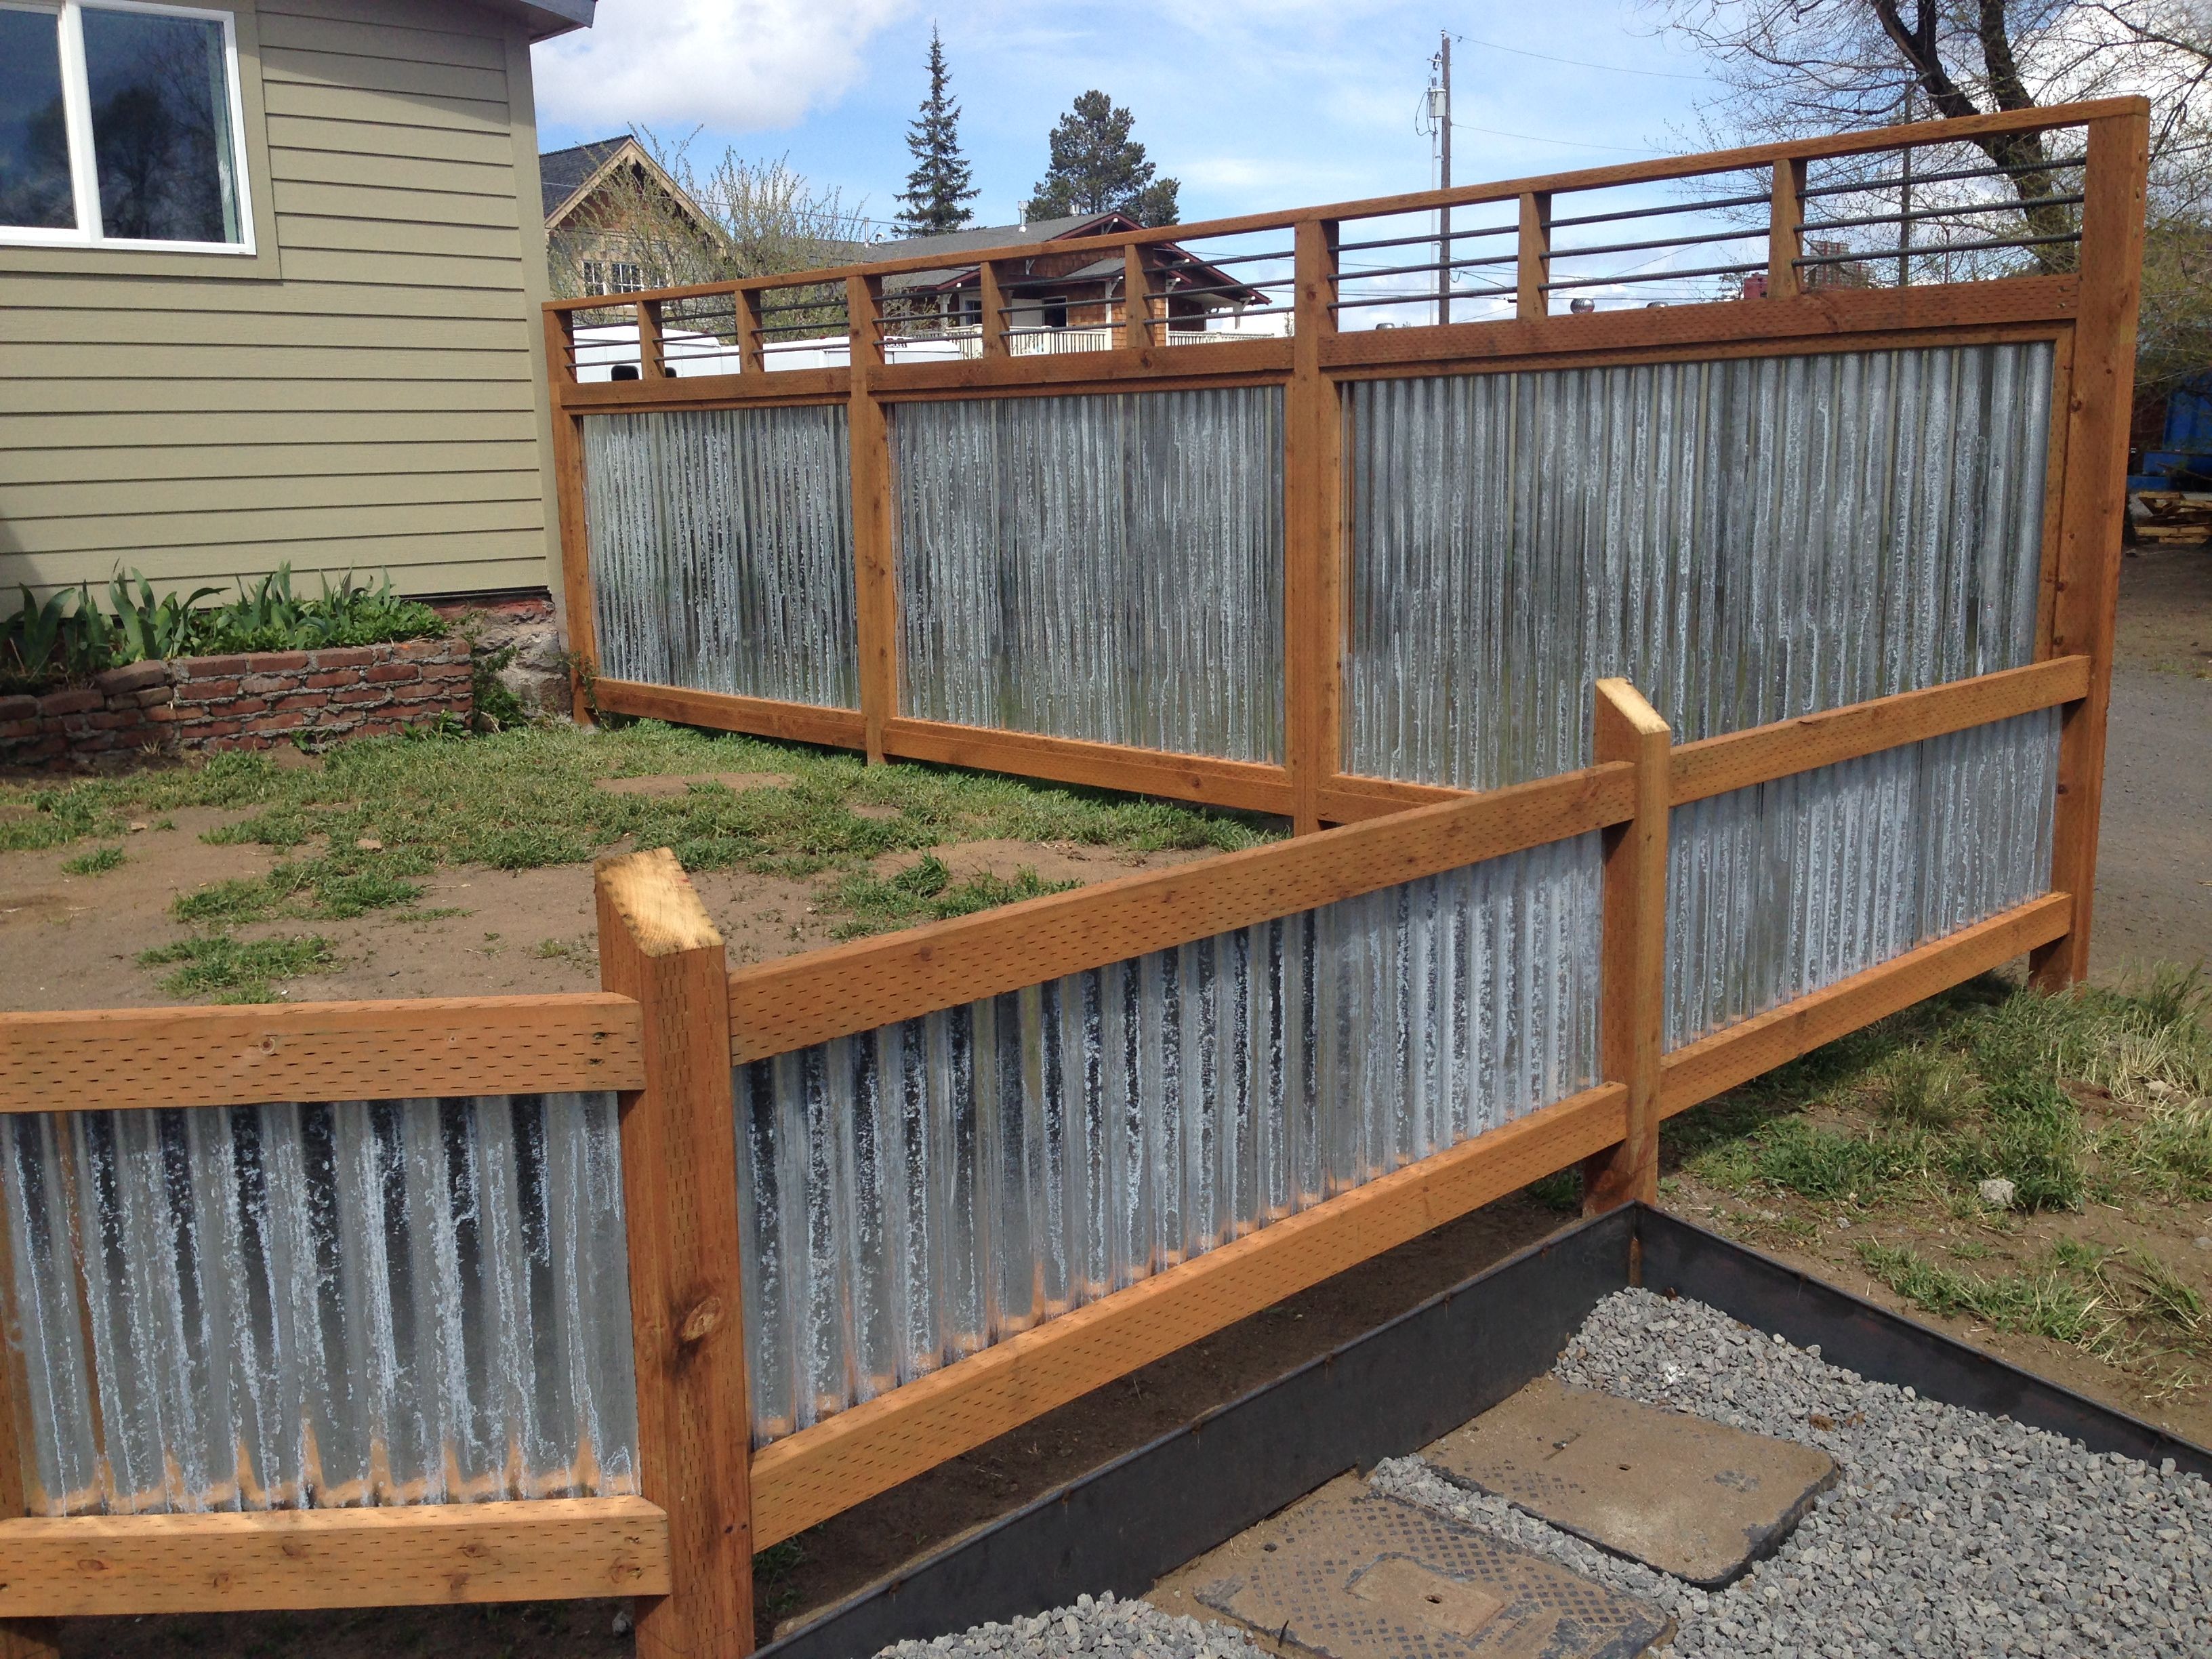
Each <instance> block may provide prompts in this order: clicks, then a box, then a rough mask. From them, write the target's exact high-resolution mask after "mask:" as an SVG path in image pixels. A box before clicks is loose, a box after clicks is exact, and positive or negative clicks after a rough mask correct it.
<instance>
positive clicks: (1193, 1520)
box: [759, 1205, 2212, 1659]
mask: <svg viewBox="0 0 2212 1659" xmlns="http://www.w3.org/2000/svg"><path fill="white" fill-rule="evenodd" d="M1632 1283H1640V1284H1642V1285H1644V1286H1645V1287H1646V1288H1648V1289H1650V1290H1653V1291H1660V1292H1662V1293H1664V1292H1666V1291H1675V1292H1676V1293H1678V1294H1680V1295H1682V1296H1686V1297H1692V1298H1693V1299H1695V1300H1697V1301H1699V1302H1703V1303H1705V1304H1708V1305H1710V1306H1711V1307H1715V1308H1717V1309H1719V1310H1721V1311H1723V1313H1727V1314H1729V1315H1730V1316H1733V1317H1735V1318H1737V1319H1740V1320H1741V1321H1743V1322H1744V1323H1746V1324H1747V1325H1751V1326H1753V1327H1756V1328H1759V1329H1760V1330H1764V1331H1768V1332H1771V1333H1774V1334H1779V1335H1781V1336H1782V1337H1784V1338H1785V1339H1786V1340H1789V1341H1791V1342H1793V1343H1796V1345H1798V1346H1801V1347H1802V1346H1808V1345H1810V1344H1813V1343H1815V1342H1817V1343H1819V1344H1820V1357H1821V1358H1823V1359H1825V1360H1826V1361H1827V1362H1828V1363H1829V1364H1835V1365H1841V1366H1844V1367H1845V1368H1847V1369H1849V1370H1854V1371H1857V1373H1858V1374H1859V1375H1860V1376H1864V1377H1868V1378H1870V1379H1871V1380H1873V1381H1875V1382H1880V1383H1896V1384H1899V1385H1905V1384H1910V1385H1911V1387H1912V1388H1913V1389H1914V1390H1915V1391H1916V1392H1917V1393H1919V1394H1922V1395H1926V1396H1928V1397H1929V1399H1932V1400H1941V1401H1948V1402H1949V1403H1950V1404H1952V1405H1956V1406H1964V1407H1968V1408H1969V1409H1971V1410H1974V1411H1978V1412H1984V1413H1989V1414H1990V1415H2000V1414H2001V1415H2003V1416H2007V1417H2010V1418H2011V1419H2014V1420H2015V1422H2020V1423H2026V1424H2028V1425H2032V1426H2034V1427H2037V1428H2044V1429H2050V1430H2051V1431H2055V1432H2057V1433H2059V1434H2063V1435H2066V1436H2068V1437H2070V1438H2072V1439H2075V1440H2078V1441H2080V1442H2081V1443H2082V1444H2083V1445H2085V1446H2087V1448H2088V1449H2090V1450H2092V1451H2098V1452H2118V1453H2122V1454H2124V1455H2127V1456H2130V1457H2135V1458H2139V1459H2141V1460H2142V1461H2143V1462H2148V1463H2153V1464H2155V1463H2157V1462H2160V1460H2161V1459H2164V1458H2168V1457H2170V1458H2172V1460H2173V1461H2174V1463H2175V1465H2176V1466H2177V1467H2178V1468H2183V1469H2189V1470H2193V1471H2195V1472H2196V1473H2197V1474H2203V1475H2205V1476H2206V1477H2207V1478H2212V1452H2208V1451H2207V1450H2205V1449H2203V1447H2201V1446H2194V1445H2191V1443H2188V1442H2187V1441H2185V1440H2181V1439H2178V1438H2176V1437H2174V1436H2172V1435H2170V1434H2168V1433H2166V1431H2164V1430H2162V1429H2159V1428H2156V1427H2154V1426H2153V1425H2150V1424H2148V1423H2145V1422H2142V1421H2141V1420H2140V1419H2136V1418H2132V1417H2130V1416H2127V1415H2126V1414H2124V1413H2120V1412H2116V1411H2112V1410H2111V1409H2109V1408H2107V1407H2103V1406H2100V1405H2098V1404H2097V1403H2096V1402H2095V1401H2092V1400H2088V1399H2085V1398H2084V1397H2083V1396H2081V1395H2078V1394H2075V1393H2073V1392H2071V1391H2070V1390H2069V1389H2063V1388H2060V1387H2059V1386H2058V1385H2057V1383H2047V1382H2045V1381H2044V1380H2043V1379H2042V1378H2040V1377H2038V1376H2033V1375H2031V1374H2030V1373H2028V1372H2027V1371H2024V1370H2021V1369H2020V1368H2019V1367H2018V1366H2015V1365H2009V1364H2006V1363H2005V1362H2004V1361H2002V1360H2001V1359H1994V1358H1990V1356H1988V1355H1986V1354H1983V1353H1979V1352H1976V1351H1975V1350H1973V1349H1972V1348H1969V1347H1967V1346H1965V1345H1964V1344H1962V1343H1959V1342H1954V1341H1953V1340H1951V1339H1950V1338H1949V1337H1948V1336H1945V1335H1943V1334H1942V1333H1940V1332H1937V1331H1933V1330H1929V1328H1926V1327H1925V1326H1923V1325H1917V1324H1915V1323H1914V1322H1911V1321H1910V1320H1907V1319H1901V1318H1899V1317H1898V1316H1896V1315H1895V1314H1893V1313H1890V1312H1888V1311H1887V1310H1885V1309H1881V1308H1878V1307H1876V1306H1875V1305H1874V1304H1872V1303H1870V1302H1867V1301H1865V1300H1863V1299H1862V1298H1861V1297H1856V1296H1853V1295H1851V1294H1850V1292H1849V1291H1843V1290H1838V1288H1837V1287H1836V1286H1834V1285H1828V1284H1826V1283H1823V1282H1822V1281H1821V1280H1820V1279H1814V1278H1812V1277H1810V1276H1809V1275H1808V1274H1805V1273H1800V1272H1798V1271H1797V1270H1796V1269H1795V1268H1793V1267H1787V1266H1785V1265H1784V1264H1783V1263H1781V1262H1779V1261H1775V1260H1773V1259H1772V1258H1771V1257H1769V1256H1765V1255H1759V1253H1758V1252H1757V1251H1755V1250H1749V1249H1745V1248H1744V1247H1743V1246H1741V1245H1740V1244H1735V1243H1731V1242H1729V1240H1727V1239H1724V1238H1722V1237H1718V1236H1717V1235H1716V1234H1713V1233H1710V1232H1707V1231H1705V1230H1704V1229H1703V1228H1700V1227H1697V1226H1693V1225H1691V1224H1690V1223H1688V1222H1686V1221H1682V1220H1680V1219H1678V1218H1675V1217H1674V1216H1670V1215H1668V1214H1667V1213H1665V1212H1663V1211H1660V1210H1654V1209H1647V1208H1645V1207H1644V1206H1642V1205H1633V1206H1629V1207H1627V1208H1625V1209H1620V1210H1615V1211H1613V1212H1611V1213H1609V1214H1607V1215H1603V1216H1599V1217H1596V1218H1593V1219H1591V1220H1588V1221H1584V1222H1581V1223H1579V1224H1577V1225H1574V1226H1572V1227H1570V1228H1568V1229H1566V1230H1565V1231H1562V1232H1559V1233H1555V1234H1553V1236H1552V1237H1550V1238H1548V1239H1547V1240H1545V1241H1544V1242H1543V1243H1541V1244H1536V1245H1534V1246H1531V1247H1530V1248H1529V1249H1525V1250H1522V1251H1521V1252H1519V1253H1518V1254H1516V1255H1512V1256H1509V1257H1508V1258H1506V1260H1504V1261H1501V1262H1499V1263H1498V1264H1497V1265H1496V1266H1494V1267H1489V1268H1487V1269H1486V1270H1485V1271H1483V1272H1482V1273H1477V1274H1476V1275H1474V1277H1473V1278H1471V1279H1468V1280H1466V1281H1465V1282H1464V1283H1462V1284H1460V1285H1455V1286H1453V1287H1452V1288H1451V1289H1450V1290H1449V1291H1443V1292H1442V1293H1441V1294H1439V1295H1437V1296H1435V1297H1431V1298H1430V1299H1429V1300H1428V1301H1426V1302H1425V1303H1423V1304H1421V1305H1420V1306H1419V1307H1418V1308H1415V1309H1413V1310H1411V1311H1410V1312H1407V1313H1405V1314H1402V1315H1401V1316H1399V1317H1398V1318H1396V1319H1394V1320H1392V1321H1391V1322H1389V1324H1387V1325H1383V1326H1380V1327H1378V1328H1376V1329H1375V1330H1372V1331H1370V1332H1368V1333H1367V1334H1364V1335H1363V1336H1359V1337H1356V1338H1354V1339H1353V1340H1352V1341H1350V1342H1347V1343H1345V1344H1344V1345H1343V1346H1340V1347H1338V1348H1337V1349H1335V1350H1334V1351H1333V1352H1330V1353H1328V1354H1325V1355H1323V1356H1322V1357H1321V1358H1318V1359H1315V1360H1310V1361H1309V1362H1308V1363H1307V1364H1304V1365H1302V1366H1300V1367H1298V1368H1297V1370H1293V1371H1290V1372H1287V1373H1285V1375H1284V1376H1279V1377H1277V1378H1276V1379H1275V1380H1274V1381H1273V1382H1272V1383H1264V1384H1262V1385H1261V1387H1259V1388H1257V1389H1253V1390H1252V1391H1251V1392H1250V1393H1249V1394H1247V1395H1244V1396H1243V1398H1241V1399H1238V1400H1234V1401H1231V1402H1230V1403H1228V1404H1227V1405H1225V1406H1219V1407H1215V1408H1214V1409H1213V1410H1212V1411H1210V1412H1207V1413H1205V1414H1204V1415H1203V1416H1201V1417H1199V1418H1197V1419H1194V1420H1193V1421H1192V1422H1190V1423H1188V1424H1186V1425H1183V1426H1182V1427H1181V1428H1179V1429H1176V1430H1175V1431H1172V1432H1170V1433H1169V1434H1165V1435H1163V1436H1162V1437H1160V1438H1158V1440H1155V1441H1153V1442H1152V1443H1151V1444H1149V1445H1146V1446H1143V1447H1140V1448H1139V1449H1137V1450H1135V1451H1133V1452H1130V1453H1128V1454H1127V1455H1124V1456H1122V1457H1120V1458H1117V1459H1115V1461H1114V1462H1110V1463H1108V1464H1105V1465H1103V1466H1102V1467H1100V1468H1097V1469H1093V1470H1092V1471H1091V1472H1090V1473H1089V1474H1085V1475H1081V1476H1079V1477H1078V1478H1077V1479H1075V1480H1071V1481H1069V1482H1067V1483H1066V1485H1064V1486H1060V1487H1058V1488H1056V1489H1055V1490H1054V1491H1052V1492H1047V1493H1046V1494H1045V1495H1044V1496H1043V1497H1042V1498H1037V1499H1036V1500H1035V1501H1034V1502H1032V1503H1030V1504H1026V1505H1025V1506H1024V1507H1023V1508H1021V1509H1019V1510H1016V1511H1015V1512H1014V1513H1012V1515H1009V1516H1004V1517H1003V1518H1001V1519H1000V1520H998V1521H995V1522H992V1523H991V1524H990V1525H988V1526H987V1527H984V1528H981V1529H980V1530H978V1531H976V1532H974V1533H970V1534H968V1535H967V1536H965V1537H963V1538H962V1539H960V1540H958V1541H955V1542H953V1543H951V1544H947V1545H945V1547H942V1548H940V1549H939V1550H937V1551H935V1552H933V1553H931V1554H929V1555H927V1556H924V1557H922V1558H921V1559H919V1560H917V1561H915V1562H914V1563H912V1564H910V1565H908V1566H907V1567H906V1568H905V1569H904V1570H903V1571H901V1572H899V1573H896V1574H895V1575H893V1576H891V1577H886V1578H883V1579H879V1580H878V1582H877V1583H873V1584H872V1585H870V1586H869V1587H868V1588H867V1589H864V1590H861V1591H860V1592H859V1593H858V1594H857V1595H854V1596H852V1597H850V1598H848V1600H846V1601H842V1602H840V1603H839V1604H838V1605H837V1606H836V1607H831V1608H830V1609H829V1610H828V1611H827V1612H825V1613H823V1614H822V1616H821V1617H819V1618H818V1619H816V1620H814V1621H813V1622H811V1624H808V1625H806V1626H804V1627H803V1628H801V1629H799V1630H796V1631H793V1632H792V1633H791V1634H790V1635H788V1636H786V1637H783V1638H780V1639H779V1640H777V1641H775V1642H774V1643H772V1644H769V1646H767V1647H765V1648H763V1649H762V1650H761V1652H760V1656H759V1659H771V1656H773V1659H866V1656H868V1655H871V1654H873V1653H874V1652H876V1651H877V1650H878V1649H880V1648H883V1647H885V1646H888V1645H889V1644H891V1643H893V1642H896V1641H901V1640H903V1639H905V1638H909V1637H921V1638H928V1637H934V1636H939V1635H944V1634H945V1633H947V1632H954V1631H962V1630H966V1629H967V1628H968V1627H969V1626H971V1625H978V1624H982V1623H984V1622H986V1621H987V1620H1007V1619H1012V1618H1016V1617H1020V1616H1026V1615H1028V1614H1031V1613H1041V1612H1042V1611H1044V1609H1046V1608H1048V1607H1060V1606H1064V1605H1066V1603H1067V1602H1070V1601H1073V1600H1074V1599H1075V1598H1076V1597H1077V1596H1078V1595H1083V1594H1085V1593H1086V1592H1087V1593H1090V1594H1092V1595H1096V1594H1097V1593H1098V1592H1100V1591H1102V1590H1109V1589H1110V1590H1112V1591H1114V1592H1115V1594H1116V1595H1139V1594H1141V1593H1142V1592H1144V1591H1145V1590H1146V1589H1150V1588H1151V1587H1152V1584H1153V1583H1155V1582H1156V1581H1157V1580H1158V1579H1160V1578H1161V1577H1164V1576H1165V1575H1166V1574H1168V1573H1170V1572H1171V1571H1174V1570H1175V1569H1176V1568H1177V1567H1179V1566H1181V1565H1183V1564H1184V1563H1185V1562H1186V1561H1188V1560H1190V1559H1193V1558H1194V1557H1195V1556H1199V1555H1202V1554H1204V1553H1206V1551H1207V1550H1210V1549H1212V1547H1214V1546H1215V1545H1217V1544H1220V1543H1222V1542H1225V1541H1227V1540H1228V1539H1231V1538H1233V1537H1235V1536H1236V1535H1237V1534H1238V1533H1240V1532H1242V1531H1243V1530H1244V1529H1245V1528H1247V1527H1249V1526H1251V1525H1253V1524H1254V1523H1255V1522H1258V1521H1261V1520H1263V1519H1265V1518H1266V1517H1267V1516H1270V1515H1273V1513H1274V1512H1275V1511H1276V1510H1279V1509H1281V1508H1283V1507H1284V1506H1285V1504H1291V1503H1295V1502H1296V1501H1297V1499H1298V1498H1303V1497H1304V1496H1305V1494H1306V1493H1308V1492H1311V1491H1313V1490H1314V1489H1315V1488H1316V1487H1317V1486H1321V1485H1322V1484H1323V1483H1324V1482H1325V1481H1328V1480H1331V1479H1333V1478H1334V1477H1335V1476H1337V1475H1339V1474H1343V1473H1344V1472H1345V1471H1346V1469H1350V1468H1370V1467H1372V1466H1373V1465H1374V1464H1375V1463H1376V1462H1380V1461H1381V1460H1382V1459H1383V1458H1385V1457H1397V1456H1403V1455H1405V1454H1407V1452H1411V1451H1414V1450H1417V1449H1419V1448H1420V1447H1422V1446H1425V1445H1426V1444H1428V1443H1429V1442H1431V1440H1434V1439H1436V1438H1437V1437H1439V1436H1441V1435H1443V1434H1444V1433H1445V1432H1446V1431H1449V1430H1451V1429H1453V1428H1455V1427H1457V1426H1458V1425H1460V1424H1462V1423H1463V1422H1465V1421H1466V1420H1467V1419H1468V1418H1470V1417H1473V1416H1475V1415H1476V1414H1477V1413H1480V1412H1483V1411H1486V1410H1488V1409H1489V1408H1490V1407H1492V1406H1493V1405H1495V1404H1497V1403H1498V1401H1500V1400H1503V1399H1504V1398H1505V1397H1506V1396H1507V1395H1510V1394H1512V1393H1513V1392H1514V1391H1515V1390H1516V1389H1519V1388H1521V1387H1522V1385H1523V1384H1524V1383H1528V1382H1529V1381H1530V1380H1531V1379H1533V1378H1534V1377H1535V1376H1539V1375H1541V1373H1543V1372H1544V1371H1547V1370H1550V1369H1551V1366H1552V1363H1553V1360H1555V1359H1557V1358H1559V1353H1560V1352H1561V1350H1562V1349H1564V1348H1565V1346H1566V1344H1567V1340H1568V1339H1569V1338H1570V1337H1571V1336H1572V1335H1573V1334H1574V1333H1575V1331H1576V1330H1577V1328H1579V1327H1580V1326H1581V1324H1582V1322H1583V1320H1584V1319H1585V1318H1586V1317H1587V1316H1589V1310H1591V1309H1592V1308H1593V1307H1595V1305H1596V1304H1597V1303H1598V1302H1599V1301H1600V1300H1601V1298H1602V1297H1606V1296H1607V1295H1609V1294H1610V1293H1611V1292H1613V1291H1617V1290H1620V1289H1621V1288H1623V1287H1624V1286H1626V1285H1630V1284H1632Z"/></svg>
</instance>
